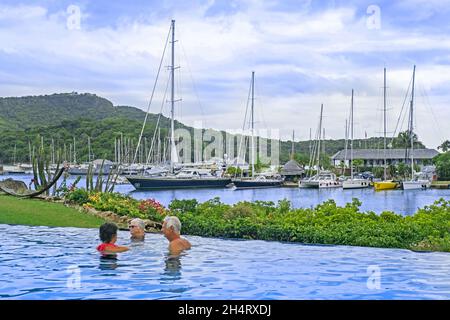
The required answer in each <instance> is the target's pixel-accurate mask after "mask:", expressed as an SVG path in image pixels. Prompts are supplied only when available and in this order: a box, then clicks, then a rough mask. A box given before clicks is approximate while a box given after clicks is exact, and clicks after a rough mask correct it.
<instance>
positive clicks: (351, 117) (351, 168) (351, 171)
mask: <svg viewBox="0 0 450 320" xmlns="http://www.w3.org/2000/svg"><path fill="white" fill-rule="evenodd" d="M350 121H351V124H350V125H351V131H350V136H351V137H350V138H351V141H350V160H351V164H352V165H351V167H350V175H351V179H352V181H353V89H352V103H351V110H350Z"/></svg>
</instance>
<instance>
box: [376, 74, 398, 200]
mask: <svg viewBox="0 0 450 320" xmlns="http://www.w3.org/2000/svg"><path fill="white" fill-rule="evenodd" d="M383 101H384V103H383V106H384V107H383V118H384V121H383V122H384V146H383V148H384V161H383V168H384V174H383V181H377V182H374V183H373V189H374V190H375V191H381V190H393V189H396V188H397V187H398V183H397V182H395V181H392V180H387V179H386V176H387V174H386V169H387V168H386V166H387V163H386V162H387V161H386V147H387V146H386V68H384V86H383Z"/></svg>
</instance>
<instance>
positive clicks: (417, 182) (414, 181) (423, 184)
mask: <svg viewBox="0 0 450 320" xmlns="http://www.w3.org/2000/svg"><path fill="white" fill-rule="evenodd" d="M415 79H416V66H414V69H413V78H412V89H411V102H410V109H409V110H410V112H409V136H410V140H411V152H410V157H411V180H405V181H403V182H402V189H403V190H417V189H426V188H429V187H430V186H431V182H430V181H429V180H426V179H420V177H418V176H416V174H415V173H416V172H415V171H414V84H415Z"/></svg>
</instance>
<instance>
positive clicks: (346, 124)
mask: <svg viewBox="0 0 450 320" xmlns="http://www.w3.org/2000/svg"><path fill="white" fill-rule="evenodd" d="M344 141H345V142H344V150H345V151H344V168H343V170H342V174H344V173H345V164H346V163H347V151H348V120H347V119H345V140H344Z"/></svg>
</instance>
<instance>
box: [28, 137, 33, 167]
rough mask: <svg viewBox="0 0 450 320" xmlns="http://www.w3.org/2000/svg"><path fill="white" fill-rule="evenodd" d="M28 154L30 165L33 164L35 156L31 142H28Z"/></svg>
mask: <svg viewBox="0 0 450 320" xmlns="http://www.w3.org/2000/svg"><path fill="white" fill-rule="evenodd" d="M28 152H29V153H30V164H32V163H33V156H32V155H31V141H30V140H28Z"/></svg>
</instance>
